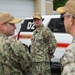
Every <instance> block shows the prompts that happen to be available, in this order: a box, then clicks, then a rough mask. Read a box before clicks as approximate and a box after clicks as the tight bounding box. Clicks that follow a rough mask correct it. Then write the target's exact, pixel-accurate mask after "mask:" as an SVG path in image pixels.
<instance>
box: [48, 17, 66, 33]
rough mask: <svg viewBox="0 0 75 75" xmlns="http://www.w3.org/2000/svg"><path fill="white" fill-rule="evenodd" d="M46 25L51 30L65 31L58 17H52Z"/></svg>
mask: <svg viewBox="0 0 75 75" xmlns="http://www.w3.org/2000/svg"><path fill="white" fill-rule="evenodd" d="M48 27H49V28H50V29H51V31H52V32H59V33H65V28H64V23H63V21H61V19H60V18H53V19H51V20H50V22H49V24H48Z"/></svg>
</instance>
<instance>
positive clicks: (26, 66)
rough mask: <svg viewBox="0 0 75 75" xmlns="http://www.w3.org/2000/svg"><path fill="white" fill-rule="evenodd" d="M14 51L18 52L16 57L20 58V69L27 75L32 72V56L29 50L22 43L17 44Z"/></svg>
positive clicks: (17, 42)
mask: <svg viewBox="0 0 75 75" xmlns="http://www.w3.org/2000/svg"><path fill="white" fill-rule="evenodd" d="M13 49H14V50H17V51H16V53H17V54H16V55H17V56H18V64H19V67H20V70H21V71H22V72H23V73H24V74H25V73H26V72H28V71H29V70H30V67H31V64H32V59H31V56H30V54H29V53H28V50H27V49H28V48H27V47H26V46H24V45H23V44H22V43H21V42H20V41H17V40H16V42H15V44H14V46H13Z"/></svg>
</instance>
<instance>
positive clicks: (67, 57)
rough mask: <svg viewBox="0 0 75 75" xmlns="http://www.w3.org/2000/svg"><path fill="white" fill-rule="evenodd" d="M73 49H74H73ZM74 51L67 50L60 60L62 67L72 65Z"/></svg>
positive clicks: (74, 58)
mask: <svg viewBox="0 0 75 75" xmlns="http://www.w3.org/2000/svg"><path fill="white" fill-rule="evenodd" d="M73 48H75V47H73ZM73 50H74V49H72V48H69V47H68V48H67V49H66V51H65V53H64V55H63V56H62V58H61V60H60V61H61V65H62V66H63V67H64V66H65V65H67V64H69V63H74V62H75V54H74V53H75V52H73Z"/></svg>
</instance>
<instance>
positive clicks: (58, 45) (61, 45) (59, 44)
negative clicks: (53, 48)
mask: <svg viewBox="0 0 75 75" xmlns="http://www.w3.org/2000/svg"><path fill="white" fill-rule="evenodd" d="M68 45H69V43H57V47H64V48H66V47H67V46H68Z"/></svg>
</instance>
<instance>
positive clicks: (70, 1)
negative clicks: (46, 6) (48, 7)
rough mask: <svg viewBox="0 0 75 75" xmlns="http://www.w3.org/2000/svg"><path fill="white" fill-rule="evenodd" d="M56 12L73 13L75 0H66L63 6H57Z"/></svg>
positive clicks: (74, 13) (74, 11)
mask: <svg viewBox="0 0 75 75" xmlns="http://www.w3.org/2000/svg"><path fill="white" fill-rule="evenodd" d="M57 12H58V13H60V14H62V13H64V12H69V13H71V14H73V15H75V0H68V1H67V2H66V3H65V5H64V6H63V7H59V8H57Z"/></svg>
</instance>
